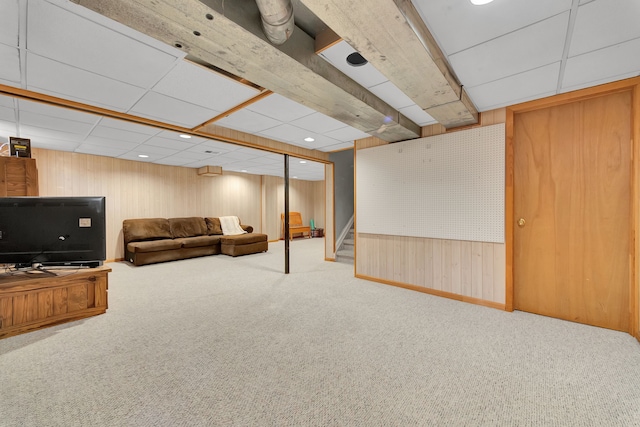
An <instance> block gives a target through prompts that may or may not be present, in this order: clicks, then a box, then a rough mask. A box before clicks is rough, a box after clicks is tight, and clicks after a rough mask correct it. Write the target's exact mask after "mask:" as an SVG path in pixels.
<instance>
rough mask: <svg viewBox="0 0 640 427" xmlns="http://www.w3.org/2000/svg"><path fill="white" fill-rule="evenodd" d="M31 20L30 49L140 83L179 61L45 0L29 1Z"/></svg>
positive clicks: (144, 85) (149, 83)
mask: <svg viewBox="0 0 640 427" xmlns="http://www.w3.org/2000/svg"><path fill="white" fill-rule="evenodd" d="M27 22H28V26H27V37H28V40H29V45H28V48H29V51H30V52H34V53H37V54H39V55H41V56H45V57H48V58H55V59H56V60H57V61H59V62H63V63H66V64H69V65H71V66H74V67H78V68H81V69H83V70H87V71H91V72H93V73H95V74H99V75H102V76H105V77H108V78H110V79H114V80H119V81H122V82H126V83H128V84H131V85H136V86H138V87H142V88H150V87H151V86H152V85H153V84H155V83H156V82H157V81H158V79H160V77H162V76H163V75H164V74H165V73H166V72H167V71H169V69H170V68H171V67H172V66H173V64H174V63H175V61H176V56H174V55H170V54H168V53H166V52H163V51H160V50H157V49H154V48H152V47H150V46H149V45H146V44H144V43H141V42H139V41H137V40H136V39H134V38H131V37H127V36H125V35H123V34H119V33H118V32H117V31H114V30H112V29H110V28H108V27H106V26H102V25H95V24H94V23H93V22H91V21H89V20H88V19H85V18H83V17H81V16H78V15H76V14H75V13H69V12H68V11H65V10H64V9H63V8H61V7H58V6H56V5H53V4H51V3H48V2H45V1H30V2H29V4H28V21H27ZM80 34H81V36H79V35H80ZM176 52H178V51H176Z"/></svg>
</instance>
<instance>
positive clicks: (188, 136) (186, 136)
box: [180, 135, 191, 139]
mask: <svg viewBox="0 0 640 427" xmlns="http://www.w3.org/2000/svg"><path fill="white" fill-rule="evenodd" d="M180 138H184V139H191V135H180Z"/></svg>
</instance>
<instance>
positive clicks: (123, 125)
mask: <svg viewBox="0 0 640 427" xmlns="http://www.w3.org/2000/svg"><path fill="white" fill-rule="evenodd" d="M100 126H104V127H108V128H114V129H120V130H124V131H128V132H135V133H142V134H145V135H149V136H151V135H158V134H160V133H161V132H163V131H161V130H160V129H158V128H154V127H151V126H145V125H140V124H138V123H133V122H128V121H126V120H118V119H112V118H110V117H103V118H102V119H101V120H100Z"/></svg>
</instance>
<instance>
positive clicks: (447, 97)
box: [300, 0, 478, 128]
mask: <svg viewBox="0 0 640 427" xmlns="http://www.w3.org/2000/svg"><path fill="white" fill-rule="evenodd" d="M300 1H301V2H302V3H303V4H304V5H305V6H306V7H307V8H308V9H309V10H311V11H312V12H313V13H315V14H316V15H317V16H318V17H319V18H320V19H321V20H322V21H323V22H325V23H326V24H327V25H328V26H329V27H331V29H332V30H333V31H335V32H336V33H337V34H338V35H339V36H340V37H342V38H343V39H344V40H345V41H347V42H348V43H349V44H350V45H351V46H352V47H353V48H354V49H356V50H357V51H358V52H360V53H361V54H362V55H363V56H364V57H365V58H366V59H367V60H368V61H369V62H370V63H371V64H372V65H373V66H375V67H376V69H378V71H380V72H381V73H382V74H384V75H385V76H386V77H387V78H388V79H389V80H390V81H391V82H392V83H393V84H395V85H396V86H397V87H398V88H399V89H400V90H402V91H403V92H404V93H405V94H407V96H409V97H410V98H411V99H412V100H413V101H414V102H415V103H416V104H418V105H419V106H420V107H421V108H422V109H423V110H424V111H426V112H427V113H429V114H430V115H431V116H432V117H433V118H434V119H436V120H437V121H438V122H439V123H440V124H442V125H443V126H445V127H446V128H451V127H457V126H466V125H469V124H473V123H476V122H477V119H478V117H477V110H476V108H475V107H474V106H473V104H472V103H471V101H470V100H469V98H468V97H467V96H466V94H465V93H464V90H463V88H462V87H461V86H460V85H459V84H458V83H457V81H456V79H455V76H453V73H452V72H451V71H450V69H449V67H448V66H447V63H446V60H445V58H444V55H443V54H442V52H441V51H440V49H439V48H438V46H437V44H436V43H435V41H434V39H433V37H432V36H431V33H430V32H429V30H428V29H427V27H426V25H425V24H424V22H423V21H422V19H421V18H420V16H419V14H418V12H417V10H416V9H415V7H414V6H413V4H412V3H411V1H410V0H394V1H391V0H367V1H353V0H300Z"/></svg>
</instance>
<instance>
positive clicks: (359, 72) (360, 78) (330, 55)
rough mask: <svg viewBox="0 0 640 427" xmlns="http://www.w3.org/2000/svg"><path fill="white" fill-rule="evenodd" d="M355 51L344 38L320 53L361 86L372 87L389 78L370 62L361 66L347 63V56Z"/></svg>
mask: <svg viewBox="0 0 640 427" xmlns="http://www.w3.org/2000/svg"><path fill="white" fill-rule="evenodd" d="M354 52H356V50H355V49H354V48H353V47H351V45H350V44H349V43H347V42H346V41H344V40H342V41H340V42H339V43H336V44H334V45H333V46H331V47H329V48H327V49H325V50H323V51H322V52H321V53H320V57H322V58H323V59H325V60H326V61H328V62H329V63H330V64H331V65H333V66H334V67H336V68H337V69H338V70H340V71H342V72H343V73H344V74H346V75H347V76H349V77H351V78H352V79H353V80H355V81H356V82H358V83H359V84H360V86H363V87H366V88H370V87H372V86H376V85H379V84H380V83H384V82H386V81H387V80H388V78H387V77H385V76H384V75H383V74H382V73H381V72H380V71H378V70H377V69H376V68H375V67H374V66H373V65H371V64H369V63H367V64H365V65H361V66H359V67H353V66H351V65H349V64H348V63H347V56H349V55H350V54H352V53H354ZM365 59H366V58H365Z"/></svg>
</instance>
